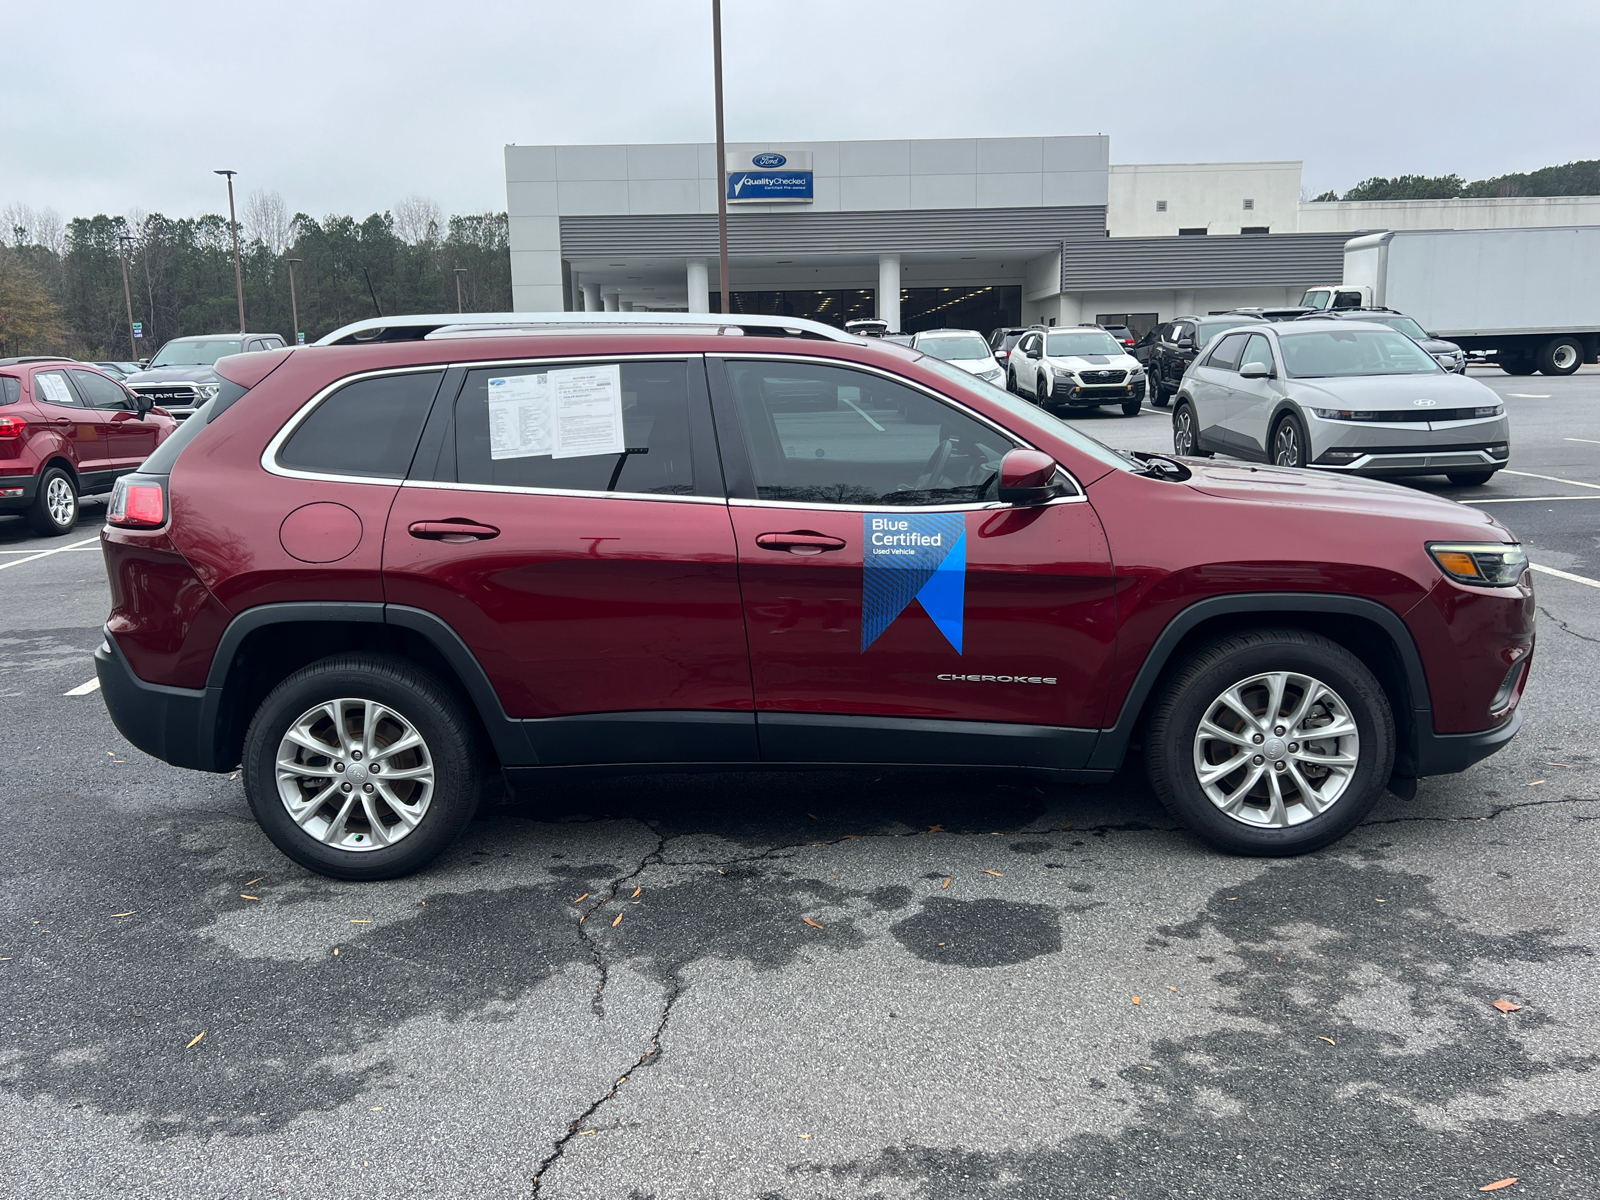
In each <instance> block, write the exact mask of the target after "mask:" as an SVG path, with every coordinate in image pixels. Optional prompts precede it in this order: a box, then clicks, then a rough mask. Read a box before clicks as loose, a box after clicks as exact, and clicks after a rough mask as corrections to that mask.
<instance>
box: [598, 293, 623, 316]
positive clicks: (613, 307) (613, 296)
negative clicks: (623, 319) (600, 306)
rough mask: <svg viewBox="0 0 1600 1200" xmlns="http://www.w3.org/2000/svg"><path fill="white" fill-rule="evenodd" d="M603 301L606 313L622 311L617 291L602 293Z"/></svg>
mask: <svg viewBox="0 0 1600 1200" xmlns="http://www.w3.org/2000/svg"><path fill="white" fill-rule="evenodd" d="M601 299H602V300H604V301H605V306H606V307H605V311H606V312H620V311H621V308H620V307H619V305H618V302H617V293H616V292H615V291H609V292H604V293H602V295H601Z"/></svg>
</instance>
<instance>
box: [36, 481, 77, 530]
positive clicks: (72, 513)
mask: <svg viewBox="0 0 1600 1200" xmlns="http://www.w3.org/2000/svg"><path fill="white" fill-rule="evenodd" d="M44 502H45V507H46V508H47V509H48V510H49V512H50V519H51V520H52V521H54V522H55V523H56V524H57V525H59V526H61V527H62V528H63V529H67V528H70V527H71V526H72V523H73V522H74V521H76V520H77V519H78V498H77V496H75V495H74V494H73V491H72V481H71V480H69V479H67V478H66V476H64V475H55V476H52V477H51V479H50V482H49V484H48V485H47V486H46V487H45V492H44Z"/></svg>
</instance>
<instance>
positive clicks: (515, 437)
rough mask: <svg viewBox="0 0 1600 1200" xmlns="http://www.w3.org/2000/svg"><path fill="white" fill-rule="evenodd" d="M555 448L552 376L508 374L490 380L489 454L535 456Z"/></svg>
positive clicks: (497, 455)
mask: <svg viewBox="0 0 1600 1200" xmlns="http://www.w3.org/2000/svg"><path fill="white" fill-rule="evenodd" d="M554 449H555V436H554V431H553V430H552V429H551V421H550V377H549V376H548V375H506V376H499V377H496V378H493V379H490V380H489V457H490V458H491V459H502V458H533V457H534V456H535V455H539V454H549V453H551V452H552V451H553V450H554Z"/></svg>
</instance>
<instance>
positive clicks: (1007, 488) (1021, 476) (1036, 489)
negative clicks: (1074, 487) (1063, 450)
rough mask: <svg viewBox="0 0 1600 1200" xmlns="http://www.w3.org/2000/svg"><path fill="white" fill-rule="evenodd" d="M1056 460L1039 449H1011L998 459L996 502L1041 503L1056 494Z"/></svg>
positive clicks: (1057, 487)
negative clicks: (998, 498) (998, 477)
mask: <svg viewBox="0 0 1600 1200" xmlns="http://www.w3.org/2000/svg"><path fill="white" fill-rule="evenodd" d="M1058 470H1060V468H1059V467H1057V466H1056V460H1055V459H1053V458H1051V457H1050V456H1049V455H1048V454H1046V453H1045V452H1044V451H1043V450H1012V451H1011V452H1010V453H1008V454H1007V455H1006V456H1005V457H1004V458H1003V459H1001V460H1000V503H1001V504H1043V503H1044V502H1045V501H1046V500H1051V499H1054V498H1055V497H1056V496H1057V495H1059V494H1060V491H1061V489H1060V487H1059V486H1058V485H1057V484H1056V481H1055V479H1056V472H1057V471H1058Z"/></svg>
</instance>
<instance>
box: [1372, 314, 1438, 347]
mask: <svg viewBox="0 0 1600 1200" xmlns="http://www.w3.org/2000/svg"><path fill="white" fill-rule="evenodd" d="M1378 321H1379V323H1380V324H1383V325H1387V326H1388V327H1389V328H1390V329H1398V330H1399V331H1400V332H1401V333H1403V334H1405V335H1406V336H1407V337H1408V338H1412V339H1414V340H1415V341H1419V342H1420V341H1422V340H1424V339H1425V338H1426V337H1427V336H1428V334H1427V331H1426V330H1425V329H1423V328H1422V326H1421V325H1418V324H1417V323H1416V322H1415V321H1413V320H1412V319H1411V318H1410V317H1379V318H1378Z"/></svg>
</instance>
